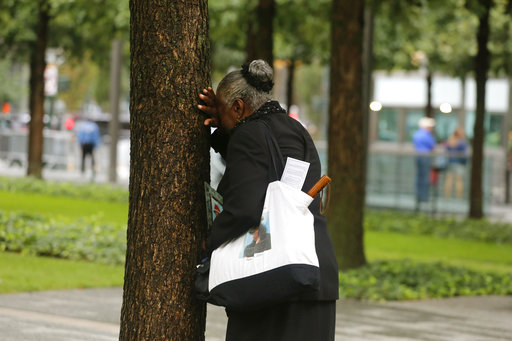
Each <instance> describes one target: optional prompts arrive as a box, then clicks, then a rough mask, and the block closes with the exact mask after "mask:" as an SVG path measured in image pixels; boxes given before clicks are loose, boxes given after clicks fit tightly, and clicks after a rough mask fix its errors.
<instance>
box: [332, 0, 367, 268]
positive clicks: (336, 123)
mask: <svg viewBox="0 0 512 341" xmlns="http://www.w3.org/2000/svg"><path fill="white" fill-rule="evenodd" d="M363 16H364V2H363V1H357V2H355V3H354V2H352V1H349V0H334V1H333V7H332V31H331V54H332V55H331V71H330V80H331V85H330V93H329V99H330V105H329V152H328V155H329V174H330V175H331V177H332V179H333V181H332V187H331V188H332V191H331V205H332V207H335V208H336V209H335V210H331V211H330V212H329V216H328V218H329V229H330V232H331V236H332V238H333V242H334V247H335V249H336V251H337V258H338V264H339V266H340V268H341V269H342V270H346V269H350V268H356V267H359V266H362V265H364V264H366V257H365V254H364V247H363V215H364V205H365V185H366V152H365V148H364V140H365V137H364V136H363V135H364V114H363V105H366V104H365V103H363V98H362V90H363V89H362V82H363V69H362V56H363V29H364V25H363Z"/></svg>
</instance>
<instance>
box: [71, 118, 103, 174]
mask: <svg viewBox="0 0 512 341" xmlns="http://www.w3.org/2000/svg"><path fill="white" fill-rule="evenodd" d="M76 139H77V140H78V143H79V144H80V148H81V149H82V168H81V169H82V173H85V158H86V157H87V156H89V157H90V158H91V169H92V174H93V178H94V175H95V163H94V150H95V149H96V147H98V146H99V144H100V142H101V136H100V129H99V127H98V125H97V124H96V123H95V122H93V121H92V120H90V119H88V120H86V121H85V122H82V123H80V124H79V125H78V127H77V133H76Z"/></svg>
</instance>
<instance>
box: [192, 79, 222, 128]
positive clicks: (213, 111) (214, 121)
mask: <svg viewBox="0 0 512 341" xmlns="http://www.w3.org/2000/svg"><path fill="white" fill-rule="evenodd" d="M199 98H200V99H201V100H202V101H203V102H204V104H205V105H202V104H199V105H198V106H197V108H198V109H199V110H201V111H202V112H204V113H205V114H206V115H208V116H209V117H208V118H207V119H206V120H204V125H205V126H212V127H218V126H219V124H220V120H219V113H218V111H217V101H216V99H215V92H213V89H212V88H211V87H208V88H207V89H203V92H202V93H200V94H199Z"/></svg>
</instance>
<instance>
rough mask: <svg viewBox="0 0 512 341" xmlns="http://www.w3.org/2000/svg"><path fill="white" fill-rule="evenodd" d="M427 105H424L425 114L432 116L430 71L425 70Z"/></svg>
mask: <svg viewBox="0 0 512 341" xmlns="http://www.w3.org/2000/svg"><path fill="white" fill-rule="evenodd" d="M426 81H427V105H426V106H425V116H426V117H431V118H434V113H433V110H432V71H430V70H427V78H426Z"/></svg>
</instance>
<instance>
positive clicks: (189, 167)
mask: <svg viewBox="0 0 512 341" xmlns="http://www.w3.org/2000/svg"><path fill="white" fill-rule="evenodd" d="M130 12H131V18H130V36H131V38H130V41H131V43H130V56H131V66H130V68H131V76H130V84H131V85H130V87H131V89H130V112H131V122H130V131H131V134H130V142H131V151H130V156H131V165H130V186H129V191H130V199H129V218H128V233H127V236H128V238H127V239H128V244H127V252H126V266H125V282H124V294H123V305H122V310H121V332H120V340H129V341H133V340H193V341H195V340H204V329H205V317H206V307H205V304H204V303H202V302H200V301H198V300H197V299H196V297H195V292H194V288H193V280H194V271H195V266H196V264H198V263H199V261H200V257H201V256H202V247H201V246H202V244H203V242H204V240H205V237H206V212H205V200H204V185H203V182H204V181H206V180H208V179H209V170H210V167H209V144H208V130H207V129H206V128H204V126H203V120H204V118H205V117H204V116H203V115H201V114H200V113H199V111H198V110H197V108H196V105H197V103H198V95H199V92H200V91H201V89H202V88H204V87H206V86H208V85H209V84H210V78H209V74H210V61H209V37H208V2H207V0H199V1H165V0H154V1H137V0H130Z"/></svg>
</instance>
